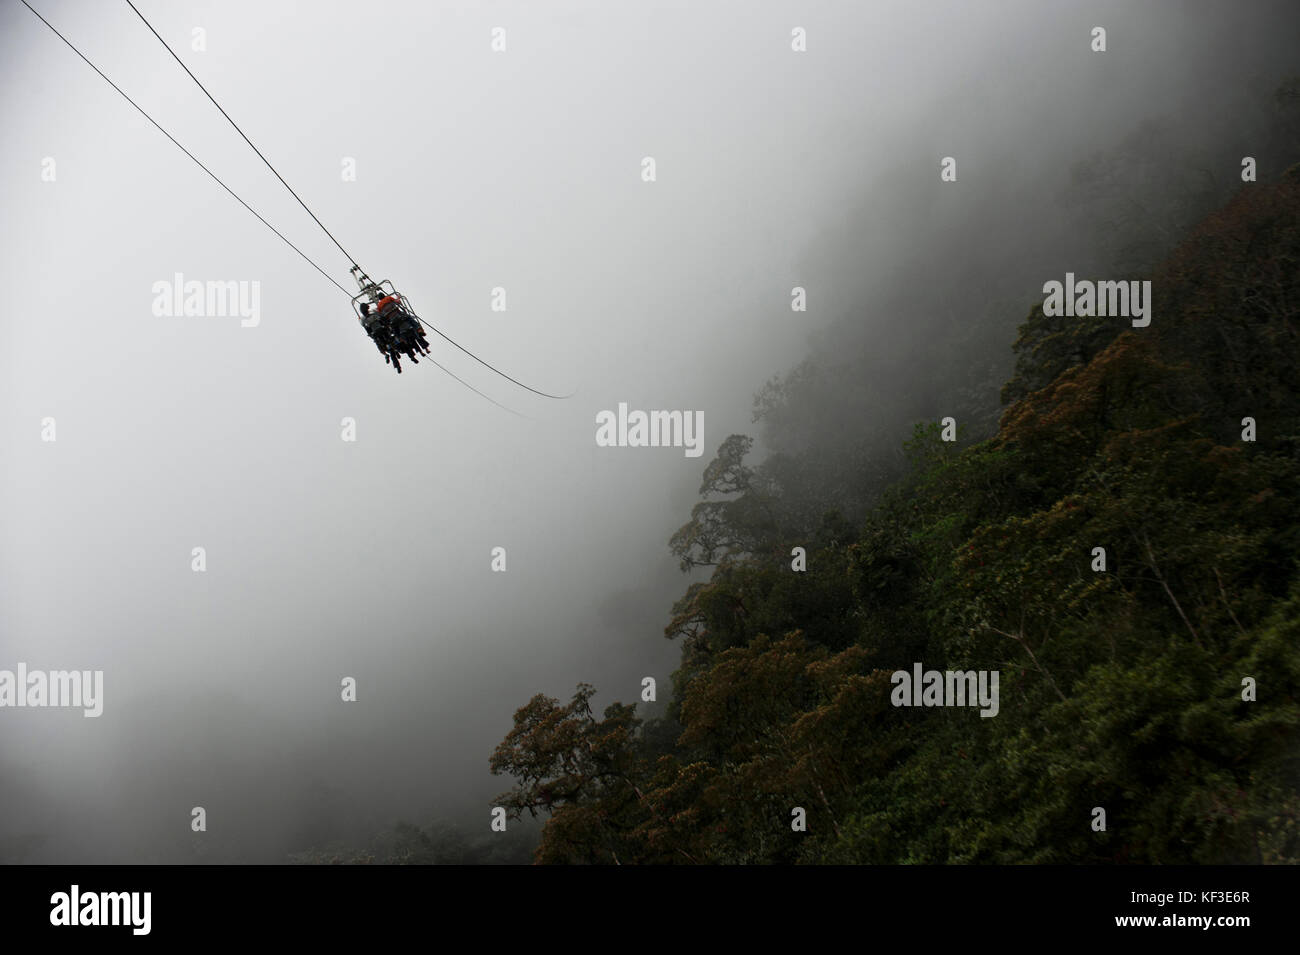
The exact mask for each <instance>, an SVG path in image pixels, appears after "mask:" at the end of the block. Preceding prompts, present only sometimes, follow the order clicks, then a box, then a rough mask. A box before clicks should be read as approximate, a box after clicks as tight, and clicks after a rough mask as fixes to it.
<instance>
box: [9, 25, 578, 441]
mask: <svg viewBox="0 0 1300 955" xmlns="http://www.w3.org/2000/svg"><path fill="white" fill-rule="evenodd" d="M19 3H21V4H22V5H23V6H26V8H27V9H29V10H31V13H32V16H34V17H36V19H39V21H40V22H42V23H44V25H45V26H47V27H49V31H51V32H52V34H55V36H57V38H59V39H60V40H62V42H64V44H65V45H66V47H68V48H69V49H72V51H73V52H74V53H75V55H77V56H78V57H81V58H82V61H83V62H85V64H86V65H87V66H90V68H91V69H92V70H95V73H98V74H99V75H100V78H101V79H103V81H104V82H105V83H108V84H109V86H110V87H113V90H116V91H117V94H118V95H120V96H121V97H122V99H125V100H126V101H127V103H130V104H131V105H133V107H134V108H135V110H136V112H138V113H139V114H140V116H143V117H144V118H146V120H148V121H149V123H152V125H153V127H155V129H156V130H157V131H159V133H161V134H162V135H164V136H166V138H168V139H169V140H172V143H173V146H175V148H178V149H179V151H181V152H183V153H185V155H186V156H188V157H190V160H191V161H192V162H194V164H195V165H196V166H199V169H201V170H203V172H204V173H207V174H208V175H209V177H211V178H212V181H213V182H216V183H217V185H218V186H221V188H224V190H225V191H226V192H229V194H230V196H231V197H233V199H234V200H235V201H237V203H239V204H240V205H242V207H243V208H246V209H247V210H248V212H251V213H252V214H253V216H255V217H256V218H257V221H259V222H261V223H263V225H264V226H266V227H268V229H269V230H270V231H273V233H274V234H276V235H277V236H278V238H279V240H281V242H283V243H285V244H286V246H289V247H290V248H291V249H294V251H295V252H296V253H298V255H299V256H302V259H303V261H305V262H307V264H308V265H311V266H312V268H313V269H316V270H317V272H318V273H320V274H321V275H324V277H325V281H328V282H329V283H330V285H333V286H334V287H335V288H338V290H339V291H341V292H343V295H346V296H347V298H348V300H351V299H352V294H351V292H350V291H348V290H347V288H344V287H343V286H341V285H339V283H338V282H337V281H335V279H334V278H333V277H331V275H330V274H329V273H328V272H325V269H322V268H321V266H320V265H317V264H316V262H315V261H313V260H312V259H311V257H309V256H308V255H307V253H305V252H303V251H302V249H300V248H298V246H295V244H294V243H292V242H290V240H289V238H287V236H285V234H283V233H281V231H279V230H278V229H276V226H273V225H270V222H268V221H266V220H265V218H264V217H263V216H261V213H259V212H257V210H256V209H253V208H252V207H251V205H248V203H246V201H244V200H243V199H240V197H239V195H238V194H237V192H235V191H234V190H233V188H230V187H229V186H227V185H226V183H225V182H222V179H221V177H218V175H217V174H216V173H213V172H212V170H211V169H208V168H207V166H205V165H203V162H201V161H200V160H199V157H198V156H195V155H194V153H192V152H190V151H188V149H186V148H185V147H183V146H182V144H181V142H179V140H177V138H175V136H173V135H172V134H170V133H168V131H166V130H165V129H162V126H161V125H160V123H159V122H157V121H156V120H155V118H153V117H152V116H149V114H148V113H147V112H146V110H144V108H143V107H140V104H138V103H136V101H135V100H133V99H131V97H130V96H129V95H127V94H126V92H125V91H123V90H122V88H121V87H120V86H118V84H117V83H114V82H113V81H112V79H109V78H108V75H107V74H105V73H104V71H103V70H101V69H100V68H99V66H96V65H95V64H94V62H91V61H90V57H87V56H86V55H85V53H82V52H81V51H79V49H78V48H77V47H75V44H73V42H72V40H69V39H68V38H66V36H64V35H62V34H61V32H59V30H57V29H56V27H55V25H53V23H51V22H49V21H48V19H45V18H44V17H42V16H40V13H39V12H38V10H36V9H35V8H34V6H32V5H31V4H29V3H27V0H19ZM127 4H130V0H127ZM130 5H131V9H133V10H135V5H134V4H130ZM135 12H136V14H139V10H135ZM140 19H144V17H143V16H140ZM144 22H146V26H148V21H144ZM149 30H151V31H152V32H153V35H155V36H157V31H155V30H153V27H152V26H149ZM159 40H160V42H162V38H161V36H159ZM162 45H164V47H166V43H165V42H162ZM166 48H168V52H172V48H170V47H166ZM172 56H173V57H175V53H174V52H172ZM177 61H178V62H179V57H177ZM181 66H185V64H183V62H182V64H181ZM186 73H190V70H188V69H186ZM190 75H191V78H192V77H194V74H192V73H190ZM194 82H195V83H199V81H198V78H195V79H194ZM199 88H200V90H203V92H204V94H207V96H208V99H209V100H212V95H211V94H208V91H207V90H205V88H203V84H201V83H199ZM212 103H213V105H216V107H217V109H221V105H220V104H217V101H216V100H212ZM221 114H222V116H225V117H226V120H230V117H229V116H227V114H226V110H224V109H221ZM230 125H231V126H234V125H235V122H234V120H230ZM235 129H237V130H238V129H239V127H238V126H235ZM239 135H242V136H243V130H239ZM244 142H247V143H248V146H251V147H252V149H253V152H256V153H257V156H260V157H261V160H263V162H266V165H268V166H269V168H270V170H272V172H273V173H276V169H274V166H270V162H268V161H266V157H265V156H263V155H261V152H260V151H257V147H256V146H253V144H252V142H251V140H248V136H244ZM276 178H278V179H279V181H281V182H283V183H285V188H289V191H290V192H291V194H292V196H294V199H298V203H299V204H300V205H302V207H303V208H304V209H307V214H308V216H311V217H312V218H313V220H315V221H316V225H318V226H320V227H321V230H322V231H324V233H325V234H326V235H329V238H330V239H331V240H333V242H334V244H335V246H338V248H339V251H342V252H343V255H344V256H347V259H348V261H352V264H354V265H355V264H356V262H355V261H354V260H352V257H351V256H350V255H348V253H347V249H344V248H343V247H342V246H341V244H339V242H338V239H335V238H334V236H333V235H331V234H330V231H329V230H328V229H325V226H324V225H322V223H321V221H320V220H318V218H316V216H315V214H313V213H312V210H311V209H308V208H307V204H305V203H303V200H302V199H299V197H298V194H296V192H294V190H292V188H290V186H289V183H287V182H285V179H283V178H282V177H281V175H279V173H276ZM416 318H419V320H420V324H421V325H424V326H425V327H428V329H429V330H430V331H433V333H434V334H437V335H439V337H441V338H442V339H443V340H446V342H447V343H448V344H451V346H454V347H455V348H458V350H460V351H461V352H464V353H465V355H468V356H469V357H472V359H473V360H474V361H477V363H478V364H480V365H482V366H484V368H487V369H489V370H491V372H494V373H495V374H499V376H500V377H502V378H504V379H506V381H508V382H512V383H513V385H517V386H519V387H521V388H524V390H525V391H532V392H533V394H536V395H541V396H542V398H554V399H563V398H569V395H550V394H547V392H545V391H538V390H537V388H533V387H529V386H528V385H524V382H521V381H519V379H517V378H512V377H511V376H508V374H506V373H504V372H502V370H500V369H499V368H495V366H493V365H491V364H489V363H486V361H484V360H482V359H480V357H478V356H477V355H474V353H473V352H472V351H469V350H468V348H465V347H464V346H461V344H460V343H459V342H455V340H454V339H451V338H448V337H447V335H445V334H443V333H442V331H441V330H439V329H437V327H434V326H433V325H430V324H429V322H426V321H425V320H424V318H420V316H416ZM425 357H426V359H428V360H429V361H432V363H433V364H434V365H435V366H437V368H439V369H441V370H443V372H446V373H447V374H448V376H451V377H452V378H455V379H456V381H458V382H460V383H461V385H464V386H465V387H467V388H469V390H471V391H473V392H474V394H476V395H478V396H480V398H482V399H485V400H487V401H491V403H493V404H495V405H497V407H498V408H500V409H502V411H508V412H510V413H511V414H516V416H519V412H516V411H515V409H512V408H507V407H506V405H503V404H500V403H499V401H497V400H495V399H493V398H489V396H487V395H485V394H484V392H482V391H480V390H478V388H476V387H474V386H473V385H471V383H469V382H467V381H465V379H464V378H461V377H460V376H458V374H456V373H454V372H451V370H450V369H448V368H446V366H445V365H442V364H441V363H439V361H437V360H434V359H432V357H429V356H428V355H426V356H425ZM520 417H526V416H520Z"/></svg>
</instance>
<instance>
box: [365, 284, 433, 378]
mask: <svg viewBox="0 0 1300 955" xmlns="http://www.w3.org/2000/svg"><path fill="white" fill-rule="evenodd" d="M361 327H362V328H364V329H365V330H366V333H367V334H368V335H369V336H370V339H371V340H372V341H373V342H374V343H375V347H376V348H378V349H379V352H380V354H382V355H383V356H384V361H386V362H388V363H389V364H390V365H392V366H393V367H394V368H395V369H397V373H398V374H399V375H400V374H401V373H402V363H401V356H402V355H406V356H407V357H408V358H410V359H411V361H412V362H414V363H415V364H417V365H418V364H419V363H420V360H419V359H418V358H416V355H427V354H429V340H428V338H426V337H425V334H424V328H423V326H421V324H420V322H419V320H418V319H417V318H416V317H415V316H414V315H412V314H411V313H410V312H408V311H406V310H405V309H404V308H402V306H401V303H400V302H399V301H398V299H397V296H395V295H387V296H385V297H384V298H382V299H380V300H379V301H378V302H377V303H376V304H375V305H374V306H373V307H372V306H371V305H370V304H369V303H363V304H362V305H361Z"/></svg>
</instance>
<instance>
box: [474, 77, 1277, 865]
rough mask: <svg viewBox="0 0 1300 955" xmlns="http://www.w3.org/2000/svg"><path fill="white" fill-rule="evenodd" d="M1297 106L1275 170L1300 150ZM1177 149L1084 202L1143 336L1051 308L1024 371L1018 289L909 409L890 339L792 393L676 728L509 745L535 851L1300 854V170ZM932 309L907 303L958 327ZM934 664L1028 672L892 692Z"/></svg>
mask: <svg viewBox="0 0 1300 955" xmlns="http://www.w3.org/2000/svg"><path fill="white" fill-rule="evenodd" d="M1298 90H1300V83H1298V82H1297V81H1295V80H1292V81H1289V82H1287V83H1285V84H1283V85H1282V86H1281V87H1280V88H1278V89H1277V90H1276V92H1275V95H1274V96H1273V97H1272V98H1271V99H1270V101H1269V102H1266V103H1263V104H1261V107H1260V109H1261V117H1260V121H1261V124H1264V125H1265V126H1266V128H1267V129H1268V131H1269V133H1268V141H1267V147H1268V148H1267V150H1261V155H1266V156H1268V157H1270V158H1273V159H1275V160H1276V159H1281V158H1283V157H1285V158H1286V159H1288V160H1290V161H1294V159H1295V158H1296V156H1297V153H1298V152H1300V137H1298V132H1300V122H1297V119H1298V115H1300V109H1298V105H1300V104H1298V98H1297V91H1298ZM1160 136H1161V132H1160V129H1159V127H1158V126H1156V125H1154V124H1146V125H1144V126H1142V127H1140V128H1139V129H1137V130H1135V131H1134V133H1133V135H1132V136H1130V137H1128V138H1127V139H1125V140H1124V141H1123V142H1122V143H1121V145H1120V146H1119V147H1118V148H1117V149H1116V150H1115V151H1113V152H1111V153H1108V154H1099V155H1097V156H1093V157H1089V158H1087V159H1086V160H1083V161H1081V162H1080V163H1079V164H1078V165H1077V166H1076V167H1075V168H1074V169H1073V170H1072V175H1071V185H1070V188H1069V189H1068V190H1067V191H1066V193H1065V194H1064V195H1063V197H1062V205H1063V207H1065V208H1068V209H1072V210H1074V218H1073V219H1072V220H1071V221H1072V222H1074V223H1076V224H1077V225H1078V227H1079V228H1080V229H1082V230H1084V231H1085V232H1086V233H1087V234H1088V235H1090V236H1095V237H1097V241H1096V243H1095V244H1094V245H1093V247H1092V252H1093V255H1092V257H1091V258H1090V259H1089V264H1090V268H1092V269H1095V272H1094V273H1093V274H1094V275H1098V276H1100V277H1104V278H1107V279H1116V280H1117V279H1130V278H1132V279H1137V278H1141V279H1145V280H1149V281H1150V282H1151V283H1152V285H1151V287H1152V289H1153V301H1152V303H1151V305H1152V315H1153V321H1152V322H1151V323H1150V325H1149V326H1147V327H1144V328H1137V327H1131V326H1130V323H1129V322H1128V321H1126V320H1124V319H1120V318H1114V317H1108V318H1099V317H1079V318H1063V317H1048V316H1047V315H1045V314H1044V310H1043V307H1042V305H1041V304H1036V305H1035V306H1034V307H1033V308H1032V309H1031V310H1030V312H1029V315H1028V317H1027V318H1026V319H1024V320H1023V322H1022V323H1021V324H1020V327H1019V333H1018V337H1017V338H1016V339H1015V342H1014V346H1013V349H1012V352H1011V355H1010V357H1011V358H1013V360H1014V364H1013V365H1010V364H1008V362H1006V361H1005V360H1004V359H1002V358H1000V357H999V356H998V355H996V354H995V351H998V352H1002V353H1003V354H1005V352H1004V351H1003V350H1004V349H1005V342H1006V339H1004V340H1002V341H1001V342H994V341H993V339H994V338H995V337H996V336H995V334H993V333H994V332H995V331H996V330H997V329H999V328H1000V327H1002V324H1000V322H1002V323H1003V324H1004V322H1003V320H1002V318H997V317H991V316H990V315H989V313H988V312H986V313H985V314H984V315H983V316H980V315H979V312H980V311H981V310H982V309H985V308H987V309H989V310H990V311H992V310H995V309H998V308H1002V307H1003V306H1004V303H1005V300H1006V298H1007V297H1008V295H1010V294H1012V292H1011V291H1010V290H1009V289H1008V288H1006V287H1004V286H998V285H997V284H996V283H993V282H991V281H990V283H989V286H988V287H989V290H990V292H989V295H988V296H987V297H985V298H983V299H980V298H979V297H974V296H973V297H969V298H968V299H966V300H965V301H962V302H957V301H952V302H948V303H946V304H947V305H949V306H951V307H952V308H959V307H960V308H965V309H967V310H970V309H974V310H975V313H976V314H975V315H973V316H972V321H971V322H970V324H969V326H968V329H969V334H968V335H965V336H959V337H958V338H956V339H952V338H950V337H947V336H946V334H944V333H940V332H939V331H938V329H939V328H940V327H941V326H943V327H945V328H947V327H948V326H945V325H944V324H943V323H942V322H939V321H936V322H935V328H936V335H935V336H934V338H933V339H932V340H933V341H935V342H939V343H940V345H939V346H937V350H938V352H940V353H939V354H937V355H931V356H929V359H930V360H929V361H928V362H927V364H926V366H925V367H926V368H928V369H930V374H931V375H932V376H933V380H931V381H927V382H924V383H923V384H924V387H918V388H917V390H916V393H915V394H906V393H901V394H900V393H893V394H884V393H879V392H874V391H873V390H872V382H873V376H872V374H871V370H872V367H873V366H874V365H875V364H878V363H888V362H894V361H906V360H907V356H906V355H905V354H900V353H899V351H898V349H895V348H893V347H892V346H893V343H892V342H891V341H889V340H883V341H882V340H880V339H878V338H877V339H875V340H873V341H872V343H871V347H870V349H868V350H864V351H863V353H862V354H861V355H858V356H851V355H850V356H844V357H842V358H840V360H838V361H828V360H827V358H826V357H825V356H814V357H811V358H809V359H808V360H807V361H806V362H804V363H803V364H801V365H800V366H799V367H797V368H795V369H794V370H793V371H791V372H790V373H789V374H787V375H786V376H784V377H781V378H777V379H773V380H772V381H771V382H769V383H768V384H767V386H766V387H764V388H763V389H762V391H761V392H760V393H759V395H758V396H757V399H756V403H755V421H756V422H757V423H758V424H759V425H760V426H761V428H762V433H761V437H762V439H763V441H764V443H765V445H766V446H767V448H768V449H769V450H770V453H769V454H768V456H767V457H766V458H764V459H762V460H759V461H755V460H754V457H755V454H754V438H753V437H751V436H745V435H732V436H731V437H729V438H727V439H726V440H725V441H724V442H722V444H721V447H720V449H719V451H718V453H717V455H716V457H715V458H714V460H713V461H712V462H711V463H710V464H709V465H708V466H707V467H706V469H705V472H704V479H703V482H702V485H701V488H700V497H701V499H700V501H699V502H698V503H697V504H696V505H695V507H694V508H693V510H692V513H691V515H690V520H689V521H688V522H687V523H686V524H685V525H683V526H682V528H681V529H680V530H678V531H677V532H676V534H674V535H673V537H672V540H671V542H670V546H671V548H672V551H673V553H674V554H675V555H676V556H677V558H678V559H679V560H680V563H681V566H682V569H683V570H684V571H687V572H691V573H692V577H693V579H692V581H691V582H690V583H689V585H688V587H687V589H686V592H685V594H684V595H683V596H682V598H681V599H680V600H679V601H678V602H677V604H676V606H675V607H674V608H673V612H672V617H671V622H670V624H669V625H668V627H667V628H666V635H667V636H668V637H669V638H671V639H675V640H678V641H680V643H681V651H682V656H681V666H680V669H679V670H678V671H677V673H676V674H675V675H674V680H673V686H672V696H671V701H670V702H669V704H668V706H667V707H666V710H665V712H664V713H663V715H661V716H658V717H654V718H651V719H647V720H643V719H642V718H641V717H639V716H638V715H637V712H636V706H635V705H631V704H625V703H615V704H613V705H611V706H608V707H607V708H605V709H604V711H603V714H602V715H599V716H598V715H597V714H596V713H595V712H594V711H593V708H592V706H591V702H590V701H591V698H592V696H593V694H594V692H595V690H594V688H593V687H591V686H588V685H585V684H580V685H579V686H578V688H577V691H576V693H575V694H574V696H573V698H572V699H571V700H570V701H569V702H567V703H562V702H561V701H559V700H557V699H554V698H550V697H547V696H545V695H538V696H536V697H534V698H533V699H532V700H531V701H529V702H528V703H527V704H526V705H525V706H524V707H523V708H521V709H520V710H519V711H518V712H517V713H516V714H515V725H514V728H513V729H512V730H511V731H510V733H509V734H508V735H507V736H506V738H505V739H504V740H503V741H502V743H501V745H500V746H499V747H498V749H497V751H496V752H495V754H494V755H493V756H492V760H491V765H492V769H493V771H494V772H497V773H500V774H503V775H505V776H508V777H512V778H513V779H514V780H515V785H514V787H513V788H512V789H510V790H509V791H508V792H506V793H503V794H502V795H501V796H500V797H499V798H498V804H499V805H501V806H503V807H505V808H506V810H507V812H508V814H509V815H510V816H511V817H513V818H516V819H517V818H521V817H540V818H544V819H546V824H545V827H544V828H543V830H542V836H541V841H540V845H539V846H538V848H537V850H536V854H535V859H536V861H539V862H548V863H624V864H626V863H630V862H638V863H681V862H694V863H702V862H710V863H719V862H721V863H762V862H769V863H770V862H835V863H844V862H851V863H934V862H977V863H1008V862H1055V863H1064V862H1068V863H1087V862H1109V863H1122V862H1147V863H1209V862H1297V861H1300V828H1298V825H1300V564H1298V563H1297V561H1298V560H1300V529H1298V528H1300V522H1298V521H1297V518H1298V517H1300V395H1298V394H1297V389H1296V383H1297V381H1300V374H1298V373H1300V368H1298V367H1297V362H1298V361H1300V228H1298V224H1300V166H1296V167H1292V168H1290V169H1289V170H1287V171H1285V172H1283V171H1282V169H1281V167H1280V164H1279V165H1278V166H1277V167H1275V169H1274V170H1273V173H1272V175H1271V176H1264V175H1261V181H1258V182H1250V183H1246V184H1242V183H1241V182H1240V181H1239V179H1238V180H1237V181H1235V182H1234V179H1235V178H1236V176H1235V170H1230V171H1229V172H1225V171H1224V170H1223V169H1214V168H1211V167H1210V166H1203V165H1198V164H1197V163H1196V162H1194V161H1189V162H1188V163H1186V164H1183V165H1180V166H1179V168H1178V169H1177V170H1172V171H1171V170H1170V169H1169V168H1168V165H1167V164H1162V163H1161V162H1160V161H1159V160H1158V159H1157V157H1158V156H1159V155H1161V149H1160ZM1134 195H1140V196H1142V204H1135V203H1134V202H1132V201H1131V197H1132V196H1134ZM1216 206H1217V207H1218V208H1217V209H1216ZM1170 249H1172V251H1169V250H1170ZM1161 253H1167V254H1163V257H1160V258H1159V260H1158V261H1157V258H1158V256H1160V254H1161ZM1047 277H1049V276H1044V279H1046V278H1047ZM1055 277H1056V278H1058V279H1059V278H1060V276H1059V275H1057V276H1055ZM922 287H923V286H922ZM977 287H978V286H977ZM951 288H952V286H947V289H948V293H947V294H951ZM925 294H926V293H924V292H922V293H918V296H919V297H920V298H921V299H922V301H921V302H920V303H919V304H918V305H917V306H916V307H914V308H913V309H912V310H910V311H909V312H908V313H907V314H922V313H925V312H927V311H929V312H930V313H932V314H933V313H935V312H937V313H939V314H943V312H944V305H945V303H942V302H938V301H933V300H926V299H925V298H924V296H925ZM1027 298H1031V296H1027ZM1024 300H1025V299H1022V301H1024ZM1009 337H1010V336H1008V338H1009ZM898 340H899V342H902V341H903V336H899V339H898ZM907 340H908V341H912V342H914V341H916V340H917V339H916V338H915V337H914V336H910V335H909V336H907ZM922 340H924V339H922ZM998 376H1001V381H1002V382H1004V385H1003V386H1002V387H1001V388H1000V395H999V389H998V388H997V386H996V384H995V379H997V377H998ZM1008 379H1009V380H1008ZM992 396H999V397H1000V402H999V401H997V400H993V401H991V400H990V397H992ZM828 398H830V399H833V400H834V401H835V402H838V403H839V404H840V405H841V406H842V407H843V408H844V410H845V414H844V416H843V417H842V418H839V419H837V420H835V421H829V422H828V421H825V420H823V419H818V418H817V417H816V416H815V415H814V414H813V413H812V410H811V409H814V408H825V407H826V406H827V404H828ZM999 403H1000V407H999ZM940 414H941V415H942V416H944V417H951V418H952V419H953V420H954V421H955V422H956V424H957V430H958V436H959V439H958V440H956V441H947V440H944V439H943V438H944V435H942V434H941V427H940V425H939V424H938V419H939V417H940ZM927 418H929V420H926V419H927ZM1247 419H1249V420H1247ZM900 425H902V426H909V427H912V428H913V433H912V436H911V438H910V440H907V441H905V442H896V441H894V440H893V439H894V437H895V436H896V435H897V428H898V427H899V426H900ZM796 548H802V549H803V553H804V555H805V556H804V558H803V560H804V561H805V562H806V563H805V566H806V569H802V570H801V569H798V567H797V566H796V564H797V563H798V558H797V557H792V555H793V554H795V553H796V551H795V549H796ZM1099 548H1100V549H1103V551H1104V553H1103V554H1102V556H1101V559H1100V561H1099V557H1098V555H1099V551H1098V549H1099ZM705 575H707V576H705ZM918 663H920V664H924V666H925V667H926V668H936V669H939V670H961V671H967V670H976V671H996V672H997V673H999V674H1000V679H1001V683H1000V693H1001V706H1000V710H999V711H998V713H997V715H996V718H992V719H984V718H981V717H980V715H979V713H978V712H977V711H975V710H973V709H967V708H962V707H955V708H948V707H936V708H912V707H899V706H896V705H893V704H892V703H891V673H893V672H894V671H898V670H904V671H910V670H911V669H912V667H913V666H914V665H916V664H918ZM1247 684H1249V685H1250V688H1247ZM1099 808H1100V809H1103V810H1104V811H1105V823H1106V824H1105V828H1104V829H1102V828H1099V827H1097V826H1096V825H1095V820H1096V818H1097V816H1096V810H1097V809H1099ZM796 809H797V810H801V811H802V814H803V816H804V817H805V819H806V822H805V826H806V828H804V827H801V826H799V825H792V812H794V811H795V810H796Z"/></svg>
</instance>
